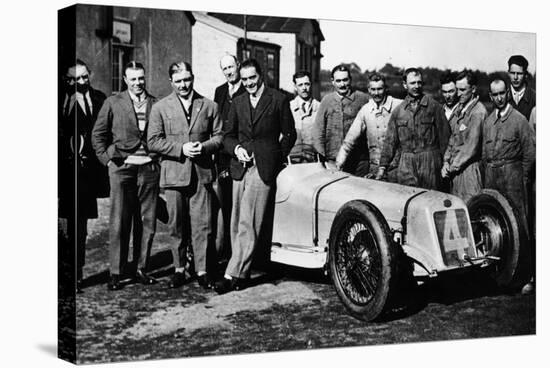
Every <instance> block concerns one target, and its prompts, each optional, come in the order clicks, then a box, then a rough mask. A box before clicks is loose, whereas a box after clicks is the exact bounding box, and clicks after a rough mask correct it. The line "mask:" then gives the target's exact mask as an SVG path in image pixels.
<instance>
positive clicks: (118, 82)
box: [111, 45, 133, 93]
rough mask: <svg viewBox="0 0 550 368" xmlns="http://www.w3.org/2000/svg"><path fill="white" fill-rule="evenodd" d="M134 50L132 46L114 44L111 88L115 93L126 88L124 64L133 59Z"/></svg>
mask: <svg viewBox="0 0 550 368" xmlns="http://www.w3.org/2000/svg"><path fill="white" fill-rule="evenodd" d="M132 51H133V49H132V48H130V47H124V46H119V45H113V48H112V55H111V65H112V73H111V75H112V82H111V88H112V92H113V93H117V92H121V91H124V90H125V89H126V83H124V79H123V78H122V77H123V73H124V66H125V65H126V64H128V63H129V62H130V61H131V60H132Z"/></svg>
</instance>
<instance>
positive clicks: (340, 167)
mask: <svg viewBox="0 0 550 368" xmlns="http://www.w3.org/2000/svg"><path fill="white" fill-rule="evenodd" d="M335 164H336V170H338V171H342V169H343V168H344V164H343V163H342V162H338V161H336V162H335Z"/></svg>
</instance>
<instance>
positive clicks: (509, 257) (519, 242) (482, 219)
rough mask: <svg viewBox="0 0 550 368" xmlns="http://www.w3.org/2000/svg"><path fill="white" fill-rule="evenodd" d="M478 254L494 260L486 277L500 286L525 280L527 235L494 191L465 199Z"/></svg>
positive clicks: (511, 211) (486, 191) (527, 254)
mask: <svg viewBox="0 0 550 368" xmlns="http://www.w3.org/2000/svg"><path fill="white" fill-rule="evenodd" d="M468 212H469V213H470V221H471V223H472V231H473V235H474V241H475V243H476V249H477V252H478V255H480V256H486V257H489V258H493V259H494V264H493V265H492V266H491V273H490V276H491V277H492V278H493V279H494V280H495V282H496V283H497V285H499V286H502V287H516V286H521V285H522V284H523V283H525V282H527V281H528V278H529V277H528V276H529V275H528V273H527V269H528V263H529V252H528V246H529V242H528V238H527V234H526V229H525V227H524V226H523V225H522V222H521V219H520V218H519V216H518V215H517V211H516V210H515V208H514V207H513V206H512V205H511V204H510V202H509V201H508V200H507V199H506V198H505V197H504V196H503V195H502V194H500V193H499V192H498V191H496V190H492V189H484V190H483V191H482V192H481V193H479V194H477V195H475V196H474V197H472V198H471V199H470V201H468Z"/></svg>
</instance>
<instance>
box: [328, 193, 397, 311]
mask: <svg viewBox="0 0 550 368" xmlns="http://www.w3.org/2000/svg"><path fill="white" fill-rule="evenodd" d="M397 263H398V262H397V250H396V245H395V244H393V242H392V240H391V236H390V229H389V227H388V224H387V223H386V220H385V219H384V217H383V215H382V214H381V213H380V212H379V211H378V210H377V209H376V208H375V207H374V206H372V205H371V204H369V203H367V202H364V201H351V202H348V203H346V204H345V205H344V206H343V207H342V208H341V209H340V210H339V211H338V213H337V214H336V217H335V219H334V222H333V224H332V228H331V232H330V240H329V266H330V275H331V279H332V282H333V284H334V287H335V288H336V292H337V294H338V296H339V298H340V300H341V301H342V302H343V303H344V305H345V306H346V308H347V309H348V310H349V312H350V313H351V314H352V315H353V316H355V317H356V318H359V319H362V320H365V321H371V320H374V319H376V318H377V317H379V316H380V315H381V314H382V313H383V312H384V311H385V309H386V308H387V307H388V305H389V301H390V299H391V298H392V294H393V292H394V290H395V285H396V283H397Z"/></svg>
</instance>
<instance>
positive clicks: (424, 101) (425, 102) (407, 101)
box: [405, 94, 428, 106]
mask: <svg viewBox="0 0 550 368" xmlns="http://www.w3.org/2000/svg"><path fill="white" fill-rule="evenodd" d="M413 101H414V99H413V98H412V97H411V96H409V95H408V94H407V96H406V97H405V104H406V105H405V106H408V105H410V104H411V103H412V102H413ZM418 104H419V105H422V106H428V96H426V95H425V94H423V95H422V97H420V100H418Z"/></svg>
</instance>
